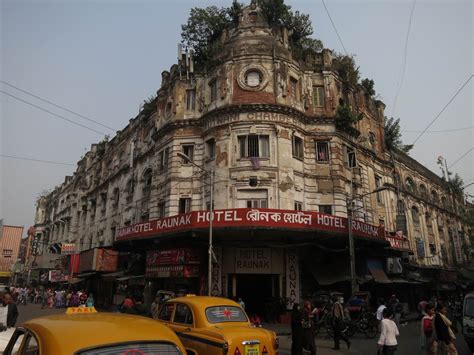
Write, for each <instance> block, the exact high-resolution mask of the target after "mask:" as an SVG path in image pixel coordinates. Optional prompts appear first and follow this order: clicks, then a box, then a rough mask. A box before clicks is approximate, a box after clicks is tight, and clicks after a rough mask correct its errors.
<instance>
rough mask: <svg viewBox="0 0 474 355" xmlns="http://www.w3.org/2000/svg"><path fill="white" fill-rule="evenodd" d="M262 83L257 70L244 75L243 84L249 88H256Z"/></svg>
mask: <svg viewBox="0 0 474 355" xmlns="http://www.w3.org/2000/svg"><path fill="white" fill-rule="evenodd" d="M261 82H262V75H261V74H260V72H259V71H257V70H249V71H248V72H247V74H246V75H245V84H247V85H248V86H250V87H253V88H254V87H257V86H259V85H260V83H261Z"/></svg>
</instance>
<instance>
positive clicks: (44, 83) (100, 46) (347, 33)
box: [0, 0, 474, 227]
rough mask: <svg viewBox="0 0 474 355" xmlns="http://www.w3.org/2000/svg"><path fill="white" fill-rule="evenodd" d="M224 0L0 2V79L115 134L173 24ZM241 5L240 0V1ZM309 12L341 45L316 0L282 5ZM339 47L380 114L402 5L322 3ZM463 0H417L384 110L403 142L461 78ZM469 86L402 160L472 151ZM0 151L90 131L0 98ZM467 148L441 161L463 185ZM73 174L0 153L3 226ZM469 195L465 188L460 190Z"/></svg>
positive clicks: (47, 154) (161, 65)
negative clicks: (368, 82)
mask: <svg viewBox="0 0 474 355" xmlns="http://www.w3.org/2000/svg"><path fill="white" fill-rule="evenodd" d="M231 2H232V1H231V0H226V1H217V0H216V1H197V0H195V1H190V0H173V1H168V0H166V1H162V0H155V1H151V0H150V1H137V0H133V1H132V0H128V1H113V0H95V1H77V0H62V1H61V0H55V1H41V0H34V1H29V0H0V3H1V8H0V11H1V16H0V21H1V57H0V67H1V77H2V79H1V80H3V81H6V82H8V83H11V84H13V85H15V86H18V87H19V88H22V89H24V90H27V91H29V92H32V93H34V94H36V95H38V96H41V97H43V98H46V99H48V100H50V101H53V102H55V103H57V104H60V105H62V106H66V107H67V108H69V109H71V110H73V111H75V112H78V113H80V114H83V115H85V116H87V117H90V118H93V119H95V120H97V121H100V122H102V123H104V124H105V125H107V126H111V127H114V128H117V129H121V128H123V127H124V126H125V125H126V124H127V122H128V120H129V119H130V118H131V117H135V116H136V114H137V113H138V108H139V105H140V103H141V102H142V101H143V100H144V99H145V98H147V97H148V96H150V95H152V94H154V93H155V92H156V91H157V89H158V88H159V86H160V74H161V72H162V71H163V70H168V69H169V67H170V66H171V65H172V64H173V63H174V62H175V60H176V59H175V58H176V52H177V50H176V46H177V43H178V42H179V41H180V29H181V27H180V25H181V24H182V23H184V22H185V21H186V19H187V17H188V14H189V10H190V8H191V7H194V6H207V5H212V4H215V5H220V6H228V5H230V4H231ZM245 2H246V3H248V2H250V0H245ZM287 3H288V4H291V5H292V6H293V8H294V9H295V10H300V11H302V12H304V13H309V14H310V16H311V19H312V21H313V27H314V30H315V31H314V36H315V37H317V38H319V39H321V40H322V41H323V42H324V44H325V46H326V47H327V48H332V49H334V50H336V51H342V47H341V45H340V43H339V41H338V39H337V36H336V34H335V31H334V29H333V28H332V26H331V23H330V21H329V18H328V16H327V14H326V13H325V11H324V8H323V5H322V2H321V1H319V0H311V1H310V0H304V1H303V0H300V1H288V0H287ZM326 4H327V7H328V9H329V11H330V13H331V16H332V18H333V20H334V22H335V24H336V26H337V29H338V31H339V34H340V36H341V37H342V40H343V43H344V46H345V47H346V49H347V51H348V52H349V53H352V54H355V55H356V60H357V63H358V65H360V71H361V74H362V75H361V76H362V78H365V77H369V78H372V79H374V80H375V88H376V91H377V93H379V94H380V96H381V98H382V100H383V101H384V102H385V104H386V105H387V109H386V114H387V115H388V116H391V115H392V111H393V106H394V105H393V103H394V99H395V95H396V90H397V86H398V83H399V82H400V78H401V67H402V62H403V53H404V48H405V38H406V33H407V28H408V20H409V16H410V9H411V7H412V4H413V2H412V1H401V0H391V1H386V0H372V1H356V0H348V1H334V0H326ZM473 17H474V13H473V5H472V1H470V0H466V1H461V0H444V1H431V0H429V1H426V0H425V1H420V0H419V1H417V2H416V6H415V10H414V13H413V21H412V25H411V32H410V37H409V41H408V56H407V62H406V71H405V79H404V82H403V86H402V88H401V90H400V94H399V96H398V103H397V105H396V109H395V114H394V115H395V117H400V118H401V126H402V129H403V130H405V132H403V133H404V142H405V143H412V142H413V140H414V139H415V138H416V136H417V135H418V133H416V132H410V131H421V130H423V129H424V128H425V127H426V126H427V125H428V123H429V122H430V121H431V120H432V119H433V118H434V117H435V116H436V115H437V114H438V113H439V112H440V111H441V109H442V108H443V106H444V105H445V104H447V103H448V101H449V100H450V99H451V97H452V96H453V95H454V94H455V92H456V91H457V90H458V89H459V88H460V86H461V85H462V84H463V83H464V82H465V81H466V80H467V79H468V78H469V76H471V75H472V73H473ZM473 81H474V80H471V81H470V83H469V84H468V85H467V86H466V87H465V88H464V90H463V91H462V92H461V93H460V94H459V95H458V96H457V98H456V99H455V100H454V101H453V102H452V103H451V104H450V106H449V107H448V108H447V109H446V111H445V112H444V113H443V114H442V115H441V116H440V117H439V118H438V120H437V121H436V122H435V123H434V124H433V126H432V127H431V128H430V131H443V130H453V129H460V128H466V127H469V128H466V129H465V130H458V131H453V132H431V133H426V134H425V135H424V136H423V137H422V138H421V139H420V140H419V141H418V142H417V144H416V146H415V148H414V150H413V151H412V153H411V155H412V156H413V157H414V158H416V159H417V160H418V161H420V162H421V163H423V164H424V165H426V166H427V167H429V168H430V169H431V170H432V171H434V172H436V173H439V172H440V170H439V168H438V166H437V165H436V159H437V157H438V156H439V155H443V156H444V157H445V158H446V159H447V161H448V165H449V164H451V163H454V162H455V161H456V160H457V159H458V158H460V157H461V156H462V155H463V154H464V153H466V152H468V151H469V149H471V148H472V147H473V146H474V139H473V138H474V137H473V129H472V126H473V125H474V122H473V97H474V96H473ZM0 90H1V91H4V92H8V93H9V94H11V95H15V96H17V97H19V98H21V99H24V100H28V101H30V102H32V103H34V104H36V105H39V106H41V107H43V108H45V109H48V110H50V111H53V112H55V113H58V114H61V115H63V116H65V117H67V118H70V119H73V120H76V121H78V122H80V123H81V124H84V125H87V126H90V127H93V128H94V129H97V130H99V131H103V132H104V133H111V132H110V131H108V130H107V129H105V128H103V127H101V126H98V125H95V124H93V123H90V122H87V121H85V120H83V119H81V118H79V117H75V116H73V115H71V114H68V113H67V112H63V111H60V110H58V109H56V108H54V107H51V106H49V105H47V104H45V103H43V102H41V101H38V100H36V99H34V98H32V97H29V96H28V95H25V94H24V93H22V92H19V91H17V90H15V89H13V88H11V87H8V86H5V85H3V84H0ZM0 105H1V120H0V142H1V144H0V151H1V154H4V155H15V156H20V157H27V158H33V159H41V160H51V161H57V162H64V163H72V164H75V163H76V162H77V161H78V160H79V159H80V157H81V156H82V155H83V154H84V152H85V151H86V150H87V149H89V148H90V144H91V143H94V142H97V141H99V140H101V139H102V137H101V135H100V134H97V133H94V132H91V131H88V130H86V129H83V128H81V127H78V126H75V125H73V124H70V123H68V122H65V121H63V120H60V119H59V118H56V117H54V116H52V115H50V114H48V113H45V112H42V111H40V110H38V109H36V108H33V107H30V106H28V105H27V104H25V103H23V102H19V101H17V100H16V99H14V98H11V97H8V96H6V95H5V94H3V93H0ZM473 159H474V152H473V151H472V150H471V151H470V152H469V153H468V154H467V155H466V157H465V158H464V159H462V160H461V161H459V162H458V163H457V164H455V165H454V166H453V167H452V169H451V170H452V171H454V172H459V173H460V174H461V176H462V178H463V179H464V181H465V183H466V184H469V183H471V182H474V168H473V162H474V160H473ZM74 170H75V167H73V166H61V165H53V164H45V163H40V162H31V161H22V160H13V159H9V158H1V157H0V171H1V174H0V218H3V219H4V223H6V224H15V225H24V226H25V227H28V226H30V225H32V224H33V223H34V219H33V218H34V211H35V206H34V204H35V199H36V197H37V195H38V194H39V193H40V192H41V191H42V190H44V189H50V188H52V187H54V186H55V185H57V184H60V183H61V182H63V181H64V176H65V175H70V174H72V173H73V171H74ZM467 191H468V192H470V193H471V194H474V185H471V186H470V187H469V188H468V190H467Z"/></svg>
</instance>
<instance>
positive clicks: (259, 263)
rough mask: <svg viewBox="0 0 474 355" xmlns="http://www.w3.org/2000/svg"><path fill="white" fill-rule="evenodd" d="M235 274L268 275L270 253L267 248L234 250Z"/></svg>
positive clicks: (270, 259) (269, 270)
mask: <svg viewBox="0 0 474 355" xmlns="http://www.w3.org/2000/svg"><path fill="white" fill-rule="evenodd" d="M235 272H236V273H237V274H270V273H271V272H272V251H271V249H269V248H237V249H236V250H235Z"/></svg>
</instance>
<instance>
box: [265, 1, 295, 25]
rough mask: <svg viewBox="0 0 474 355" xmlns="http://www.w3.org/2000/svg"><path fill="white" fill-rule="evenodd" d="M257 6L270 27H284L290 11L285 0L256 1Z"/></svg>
mask: <svg viewBox="0 0 474 355" xmlns="http://www.w3.org/2000/svg"><path fill="white" fill-rule="evenodd" d="M258 6H259V7H260V9H261V11H262V14H263V15H264V16H265V18H266V19H267V22H268V24H269V25H270V26H282V25H285V21H286V20H287V19H288V17H289V12H290V9H291V6H288V5H286V4H285V0H258Z"/></svg>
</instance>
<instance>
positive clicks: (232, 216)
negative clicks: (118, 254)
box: [115, 208, 390, 242]
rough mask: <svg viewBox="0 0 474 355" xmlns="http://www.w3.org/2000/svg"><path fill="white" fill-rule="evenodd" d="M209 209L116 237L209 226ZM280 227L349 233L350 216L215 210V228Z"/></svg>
mask: <svg viewBox="0 0 474 355" xmlns="http://www.w3.org/2000/svg"><path fill="white" fill-rule="evenodd" d="M209 217H210V212H209V211H194V212H190V213H185V214H179V215H176V216H172V217H166V218H162V219H158V220H151V221H148V222H143V223H138V224H134V225H131V226H127V227H124V228H120V229H119V230H118V232H117V235H116V237H115V240H116V241H118V242H120V241H125V240H134V239H141V238H146V237H154V236H159V235H160V234H166V233H173V232H177V231H180V232H181V231H187V230H196V229H206V228H209ZM228 227H234V228H246V227H247V228H280V229H288V230H304V231H308V232H310V231H326V232H337V233H347V232H348V227H347V218H344V217H338V216H333V215H328V214H324V213H319V212H307V211H293V210H275V209H250V208H237V209H227V210H216V211H214V218H213V228H216V229H218V228H228ZM352 232H353V234H354V235H356V236H360V237H367V238H374V239H378V240H384V238H385V236H387V235H388V236H390V234H388V233H387V232H385V230H383V231H382V233H381V231H380V229H379V227H378V226H374V225H371V224H367V223H364V222H360V221H356V220H353V221H352Z"/></svg>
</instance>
